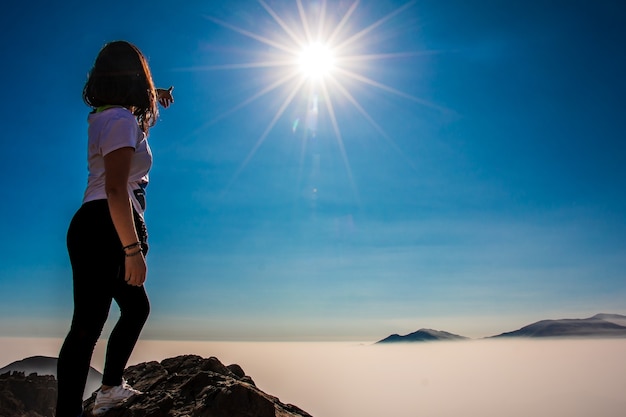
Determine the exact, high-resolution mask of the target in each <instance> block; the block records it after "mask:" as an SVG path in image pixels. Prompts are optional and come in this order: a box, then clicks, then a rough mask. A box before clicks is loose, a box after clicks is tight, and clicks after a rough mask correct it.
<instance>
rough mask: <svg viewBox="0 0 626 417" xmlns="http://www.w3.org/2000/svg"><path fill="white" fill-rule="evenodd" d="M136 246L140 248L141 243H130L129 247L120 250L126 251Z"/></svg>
mask: <svg viewBox="0 0 626 417" xmlns="http://www.w3.org/2000/svg"><path fill="white" fill-rule="evenodd" d="M137 246H141V242H135V243H131V244H130V245H126V246H124V247H123V248H122V250H124V251H126V250H128V249H132V248H134V247H137Z"/></svg>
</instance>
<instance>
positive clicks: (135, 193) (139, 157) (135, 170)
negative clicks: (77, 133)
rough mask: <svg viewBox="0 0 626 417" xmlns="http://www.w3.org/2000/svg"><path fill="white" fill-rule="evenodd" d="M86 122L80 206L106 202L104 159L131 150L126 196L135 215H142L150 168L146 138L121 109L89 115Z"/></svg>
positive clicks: (130, 114)
mask: <svg viewBox="0 0 626 417" xmlns="http://www.w3.org/2000/svg"><path fill="white" fill-rule="evenodd" d="M88 121H89V130H88V150H87V162H88V169H89V176H88V178H87V189H86V190H85V196H84V197H83V203H86V202H88V201H93V200H100V199H106V198H107V195H106V192H105V190H104V184H105V175H104V156H105V155H107V154H108V153H110V152H113V151H114V150H116V149H120V148H124V147H131V148H134V149H135V154H134V155H133V159H132V160H131V164H130V172H129V175H128V196H129V197H130V199H131V201H132V204H133V207H134V208H135V210H136V211H137V213H139V214H140V215H143V212H144V211H145V208H146V207H145V194H144V192H143V190H144V189H145V188H146V186H147V185H148V171H150V168H151V167H152V152H151V151H150V146H149V145H148V141H147V138H146V134H145V133H144V132H143V131H142V130H141V129H140V128H139V125H138V124H137V119H136V118H135V116H133V114H132V113H131V112H130V110H128V109H126V108H124V107H112V108H109V109H106V110H104V111H101V112H99V113H91V114H89V119H88ZM142 200H143V201H142Z"/></svg>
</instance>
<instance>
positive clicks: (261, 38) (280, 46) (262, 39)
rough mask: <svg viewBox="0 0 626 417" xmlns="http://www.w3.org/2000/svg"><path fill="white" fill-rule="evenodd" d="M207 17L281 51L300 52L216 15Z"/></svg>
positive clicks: (206, 17)
mask: <svg viewBox="0 0 626 417" xmlns="http://www.w3.org/2000/svg"><path fill="white" fill-rule="evenodd" d="M205 19H207V20H210V21H211V22H213V23H217V24H218V25H220V26H223V27H225V28H227V29H231V30H233V31H235V32H237V33H239V34H241V35H244V36H247V37H249V38H251V39H254V40H257V41H259V42H261V43H264V44H266V45H268V46H273V47H274V48H277V49H280V50H281V51H285V52H287V53H289V54H297V53H298V51H297V50H294V49H293V48H290V47H288V46H286V45H283V44H281V43H280V42H276V41H273V40H271V39H268V38H266V37H264V36H261V35H257V34H256V33H252V32H250V31H247V30H245V29H241V28H239V27H237V26H234V25H231V24H230V23H227V22H224V21H223V20H220V19H217V18H215V17H212V16H205Z"/></svg>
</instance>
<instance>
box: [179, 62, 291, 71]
mask: <svg viewBox="0 0 626 417" xmlns="http://www.w3.org/2000/svg"><path fill="white" fill-rule="evenodd" d="M289 65H293V60H290V61H287V60H285V61H260V62H247V63H241V64H220V65H206V66H195V67H181V68H174V69H172V71H190V72H191V71H194V72H195V71H215V70H235V69H254V68H273V67H285V66H289Z"/></svg>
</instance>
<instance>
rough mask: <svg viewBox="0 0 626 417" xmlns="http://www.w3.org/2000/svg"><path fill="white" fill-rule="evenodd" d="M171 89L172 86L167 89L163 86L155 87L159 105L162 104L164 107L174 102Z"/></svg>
mask: <svg viewBox="0 0 626 417" xmlns="http://www.w3.org/2000/svg"><path fill="white" fill-rule="evenodd" d="M173 89H174V86H171V87H170V88H168V89H167V90H165V89H163V88H157V89H156V95H157V100H158V102H159V104H161V106H163V107H164V108H166V109H167V108H168V107H169V106H170V104H172V103H173V102H174V96H173V95H172V90H173Z"/></svg>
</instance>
